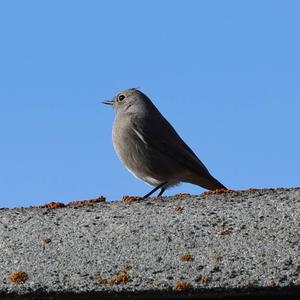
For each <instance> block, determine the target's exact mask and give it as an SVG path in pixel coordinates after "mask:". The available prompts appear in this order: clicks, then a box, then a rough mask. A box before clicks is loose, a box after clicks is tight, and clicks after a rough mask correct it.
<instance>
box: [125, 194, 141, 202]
mask: <svg viewBox="0 0 300 300" xmlns="http://www.w3.org/2000/svg"><path fill="white" fill-rule="evenodd" d="M143 199H144V198H143V197H139V196H127V195H126V196H123V198H122V202H125V203H130V202H134V201H139V200H143Z"/></svg>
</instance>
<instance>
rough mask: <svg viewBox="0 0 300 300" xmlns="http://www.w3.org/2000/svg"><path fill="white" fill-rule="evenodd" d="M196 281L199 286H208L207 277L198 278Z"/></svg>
mask: <svg viewBox="0 0 300 300" xmlns="http://www.w3.org/2000/svg"><path fill="white" fill-rule="evenodd" d="M196 281H197V282H199V283H201V284H208V282H209V278H208V277H207V276H200V277H198V278H197V279H196Z"/></svg>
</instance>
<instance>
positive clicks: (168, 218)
mask: <svg viewBox="0 0 300 300" xmlns="http://www.w3.org/2000/svg"><path fill="white" fill-rule="evenodd" d="M22 272H23V273H22ZM299 273H300V189H299V188H297V189H264V190H249V191H237V192H231V193H224V194H216V195H203V194H202V195H197V196H186V197H180V196H174V197H161V198H150V199H149V200H145V201H139V202H132V203H128V204H126V203H123V202H103V203H96V204H91V205H88V206H72V207H71V206H67V207H62V208H56V209H50V208H39V207H29V208H15V209H1V210H0V298H1V299H14V298H15V297H17V296H18V295H21V296H23V298H22V299H33V298H35V299H48V298H49V299H50V298H51V299H55V298H57V299H58V298H59V299H68V298H70V299H71V298H78V299H93V298H95V299H96V298H97V299H98V298H99V296H102V297H104V298H105V297H106V296H107V297H108V296H114V298H116V299H118V298H138V297H140V296H143V297H144V298H149V299H150V298H157V299H170V298H181V297H183V296H184V297H187V296H190V297H192V298H193V297H197V298H199V299H201V298H205V297H225V296H235V295H239V296H247V295H248V296H249V297H250V296H251V297H252V296H253V295H259V294H262V295H276V294H277V295H292V296H300V275H299ZM116 275H117V276H116ZM25 296H26V297H25ZM60 297H61V298H60Z"/></svg>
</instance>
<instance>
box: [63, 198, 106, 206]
mask: <svg viewBox="0 0 300 300" xmlns="http://www.w3.org/2000/svg"><path fill="white" fill-rule="evenodd" d="M100 202H105V197H103V196H100V197H98V198H96V199H89V200H78V201H71V202H69V203H68V204H67V205H68V206H86V205H91V204H94V203H100Z"/></svg>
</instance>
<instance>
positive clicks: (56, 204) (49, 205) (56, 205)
mask: <svg viewBox="0 0 300 300" xmlns="http://www.w3.org/2000/svg"><path fill="white" fill-rule="evenodd" d="M65 206H66V205H65V204H64V203H61V202H50V203H46V204H44V205H41V206H40V207H41V208H59V207H65Z"/></svg>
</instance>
